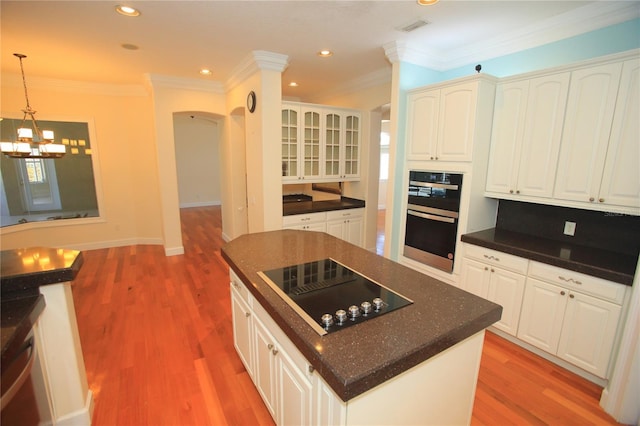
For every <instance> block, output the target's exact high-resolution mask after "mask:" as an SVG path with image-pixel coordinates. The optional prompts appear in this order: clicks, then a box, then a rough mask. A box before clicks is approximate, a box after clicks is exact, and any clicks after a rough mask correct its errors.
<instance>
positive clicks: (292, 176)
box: [282, 104, 321, 182]
mask: <svg viewBox="0 0 640 426" xmlns="http://www.w3.org/2000/svg"><path fill="white" fill-rule="evenodd" d="M320 132H321V130H320V110H319V109H312V108H306V107H302V106H301V105H297V104H284V105H283V106H282V180H283V182H298V181H300V180H302V179H305V180H310V181H313V179H314V178H318V177H320Z"/></svg>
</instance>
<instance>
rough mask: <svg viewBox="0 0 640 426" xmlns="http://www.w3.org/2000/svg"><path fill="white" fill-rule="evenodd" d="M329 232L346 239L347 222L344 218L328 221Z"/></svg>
mask: <svg viewBox="0 0 640 426" xmlns="http://www.w3.org/2000/svg"><path fill="white" fill-rule="evenodd" d="M326 232H327V234H329V235H333V236H334V237H336V238H340V239H341V240H344V234H345V223H344V220H342V219H340V220H330V221H328V222H327V231H326Z"/></svg>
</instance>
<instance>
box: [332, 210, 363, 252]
mask: <svg viewBox="0 0 640 426" xmlns="http://www.w3.org/2000/svg"><path fill="white" fill-rule="evenodd" d="M363 215H364V209H349V210H335V211H331V212H327V234H330V235H333V236H334V237H337V238H340V239H342V240H345V241H348V242H350V243H351V244H355V245H357V246H362V245H363V243H364V241H363V238H362V233H363V229H364V216H363Z"/></svg>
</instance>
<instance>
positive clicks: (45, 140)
mask: <svg viewBox="0 0 640 426" xmlns="http://www.w3.org/2000/svg"><path fill="white" fill-rule="evenodd" d="M13 56H15V57H17V58H18V59H19V60H20V71H22V84H23V86H24V97H25V99H26V101H27V106H26V107H25V108H24V109H23V110H22V112H23V113H24V115H23V116H22V123H21V124H20V127H19V128H18V132H17V133H18V134H17V135H16V136H17V137H16V139H15V140H14V141H13V142H0V151H1V152H2V153H3V154H5V155H6V156H7V157H10V158H61V157H62V156H64V154H66V148H65V146H64V145H62V144H56V143H53V130H40V127H39V126H38V122H37V121H36V117H35V114H36V111H34V110H33V108H31V105H30V104H29V95H28V94H27V80H26V79H25V77H24V67H23V66H22V60H23V59H24V58H26V57H27V56H26V55H23V54H22V53H14V54H13Z"/></svg>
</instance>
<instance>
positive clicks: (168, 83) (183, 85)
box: [144, 74, 224, 94]
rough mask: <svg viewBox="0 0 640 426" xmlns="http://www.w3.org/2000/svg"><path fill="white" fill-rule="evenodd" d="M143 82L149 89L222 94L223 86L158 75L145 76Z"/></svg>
mask: <svg viewBox="0 0 640 426" xmlns="http://www.w3.org/2000/svg"><path fill="white" fill-rule="evenodd" d="M144 77H145V81H146V82H147V85H148V87H149V85H150V87H151V88H154V87H162V88H167V89H179V90H195V91H198V92H209V93H222V94H224V85H223V84H222V83H220V82H219V81H204V80H198V79H194V78H182V77H172V76H168V75H159V74H145V75H144Z"/></svg>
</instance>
